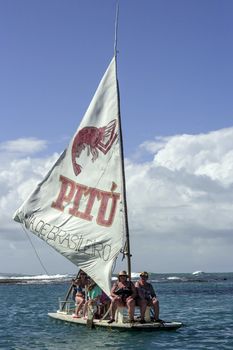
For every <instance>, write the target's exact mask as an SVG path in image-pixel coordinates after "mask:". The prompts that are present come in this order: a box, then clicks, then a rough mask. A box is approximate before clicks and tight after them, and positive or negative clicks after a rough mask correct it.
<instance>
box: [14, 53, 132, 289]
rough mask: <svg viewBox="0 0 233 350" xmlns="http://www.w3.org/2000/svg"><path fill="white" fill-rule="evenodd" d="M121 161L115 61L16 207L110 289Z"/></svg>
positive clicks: (119, 216) (117, 240) (119, 223)
mask: <svg viewBox="0 0 233 350" xmlns="http://www.w3.org/2000/svg"><path fill="white" fill-rule="evenodd" d="M123 212H124V210H123V203H122V166H121V153H120V138H119V106H118V89H117V78H116V62H115V58H113V59H112V61H111V63H110V65H109V67H108V69H107V71H106V72H105V74H104V76H103V78H102V80H101V82H100V84H99V87H98V89H97V91H96V93H95V95H94V97H93V99H92V101H91V103H90V106H89V107H88V109H87V111H86V113H85V115H84V117H83V119H82V122H81V124H80V126H79V128H78V130H77V132H76V134H75V135H74V137H73V139H72V140H71V142H70V144H69V146H68V148H67V150H65V151H64V152H63V154H62V155H61V156H60V158H59V159H58V160H57V162H56V163H55V165H54V166H53V168H52V169H51V171H50V172H49V173H48V174H47V176H46V177H45V179H44V180H43V181H42V182H41V183H40V184H38V186H37V188H36V189H35V191H34V192H33V193H32V194H31V196H30V197H29V198H28V199H27V200H26V201H25V202H24V203H23V205H22V206H21V207H20V208H19V209H18V210H17V211H16V213H15V215H14V220H15V221H18V222H21V223H22V224H23V225H24V226H25V227H26V228H27V229H28V230H30V231H32V232H33V233H34V234H36V235H37V236H38V237H40V238H41V239H43V240H45V241H46V242H47V243H48V244H49V245H50V246H52V247H53V248H54V249H56V250H57V251H58V252H60V253H61V254H62V255H64V256H65V257H66V258H67V259H69V260H70V261H72V262H73V263H74V264H76V265H77V266H78V267H79V268H81V269H83V270H84V271H85V272H86V273H87V274H88V275H90V276H91V277H92V278H93V279H94V280H95V281H96V283H97V284H98V285H99V286H100V287H101V288H102V289H103V290H104V291H105V292H107V293H108V294H109V291H110V287H111V284H110V277H111V271H112V264H113V262H114V261H115V259H116V257H117V255H118V254H119V251H120V249H121V248H122V245H123V237H124V226H125V224H124V218H123V215H124V214H123Z"/></svg>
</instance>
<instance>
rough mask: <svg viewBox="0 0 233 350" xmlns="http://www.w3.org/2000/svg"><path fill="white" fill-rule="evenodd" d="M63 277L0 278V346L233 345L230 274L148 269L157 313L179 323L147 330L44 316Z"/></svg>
mask: <svg viewBox="0 0 233 350" xmlns="http://www.w3.org/2000/svg"><path fill="white" fill-rule="evenodd" d="M4 278H6V276H4ZM68 280H69V278H67V277H66V278H65V279H64V277H63V278H54V277H53V278H52V279H45V278H41V279H37V280H34V279H32V280H29V279H28V278H25V279H24V281H23V282H24V283H22V279H20V282H21V283H15V281H14V283H0V300H1V308H0V349H17V350H19V349H20V350H27V349H69V350H73V349H75V350H77V349H82V350H87V349H103V348H106V349H119V350H120V349H141V350H143V349H173V350H176V349H182V350H186V349H195V350H198V349H215V350H216V349H221V350H222V349H231V350H232V349H233V273H227V274H200V273H198V274H196V275H193V274H173V275H170V274H167V275H165V274H161V275H158V274H152V275H151V280H152V281H153V285H154V287H155V289H156V292H157V295H158V297H159V300H160V309H161V313H160V316H161V318H162V319H164V320H167V321H172V320H174V321H182V322H183V323H184V326H183V327H182V328H180V329H179V330H176V331H153V332H148V331H136V332H128V331H117V330H108V329H94V330H91V329H89V328H86V327H85V326H77V325H75V324H69V323H63V322H61V321H56V320H53V319H51V318H49V317H48V316H47V313H48V312H52V311H56V310H57V308H58V298H59V297H62V298H64V296H65V295H66V292H67V289H68V287H69V282H68Z"/></svg>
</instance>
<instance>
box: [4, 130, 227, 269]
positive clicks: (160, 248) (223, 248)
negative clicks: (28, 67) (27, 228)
mask: <svg viewBox="0 0 233 350" xmlns="http://www.w3.org/2000/svg"><path fill="white" fill-rule="evenodd" d="M30 140H31V139H30ZM30 140H29V143H30V142H31V141H30ZM25 141H26V140H25ZM37 142H38V143H37V145H40V142H39V140H37ZM26 143H27V142H25V144H26ZM6 144H7V143H6ZM6 144H5V145H6ZM41 144H43V141H42V143H41ZM39 148H40V147H39V146H38V148H36V146H35V148H34V150H36V149H38V150H39ZM140 148H141V149H143V150H144V151H146V152H149V153H150V154H152V155H154V158H153V159H152V161H150V162H149V161H147V162H140V163H138V162H136V161H134V160H131V159H127V161H126V177H127V193H128V196H127V197H128V207H129V221H130V236H131V240H132V243H131V245H132V253H133V257H134V259H133V270H141V269H144V268H145V269H148V270H150V271H153V270H154V271H170V272H172V271H177V272H178V271H194V270H208V271H213V270H216V271H220V270H222V271H223V270H225V271H229V270H230V269H232V265H233V257H232V245H233V234H232V227H233V215H232V213H233V128H228V129H223V130H218V131H214V132H210V133H208V134H200V135H175V136H170V137H165V138H163V137H160V138H157V139H155V140H154V141H147V142H145V143H144V144H143V145H141V146H140ZM3 149H4V157H5V158H4V159H5V160H6V159H7V152H8V153H9V152H10V154H12V153H11V151H9V148H7V147H5V148H3V147H0V151H1V150H2V152H3ZM0 157H1V154H0ZM57 158H58V154H54V155H52V156H49V157H41V158H35V157H32V156H31V157H29V156H27V157H22V154H20V156H19V157H17V156H16V155H14V157H13V158H11V157H10V158H8V159H9V161H8V162H7V161H5V162H2V163H1V165H0V193H1V195H0V227H1V230H0V232H1V238H0V240H2V242H1V246H2V247H4V244H5V249H6V251H8V253H9V255H11V254H17V251H15V246H17V244H18V243H17V240H19V239H21V240H24V239H25V237H24V236H23V235H22V236H20V237H21V238H19V236H17V232H19V228H18V225H17V224H16V223H14V222H13V221H12V219H11V217H12V214H13V212H14V211H15V209H16V208H17V207H18V206H19V205H20V204H21V203H22V201H23V200H24V199H25V198H26V197H27V196H28V194H29V193H30V192H31V191H32V190H33V189H34V187H35V184H36V183H37V182H38V181H40V180H41V179H42V177H43V176H44V175H45V174H46V173H47V172H48V170H49V169H50V168H51V167H52V164H53V163H54V162H55V160H56V159H57ZM13 247H14V249H13ZM2 249H3V248H2ZM28 249H30V247H28ZM41 249H42V248H41ZM13 250H14V253H12V252H13ZM45 250H46V248H45V247H44V246H43V249H42V252H43V251H45ZM21 254H22V252H21ZM45 255H46V254H45ZM47 255H49V254H47ZM4 259H6V254H4ZM48 259H49V258H48ZM56 259H58V258H57V257H56ZM61 261H62V263H60V264H59V263H58V262H57V263H56V268H57V270H56V271H53V272H64V268H63V267H62V266H63V265H64V259H63V258H62V260H61ZM155 262H156V263H155ZM142 264H143V266H142ZM8 266H10V261H9V262H8ZM25 266H28V262H27V259H26V258H25ZM33 266H34V265H33ZM67 266H68V265H67ZM69 266H70V265H69ZM13 268H14V267H12V269H13ZM20 268H21V269H22V268H23V263H21V265H20ZM34 268H35V266H34ZM59 269H60V270H59ZM25 272H26V271H25ZM27 272H30V271H27ZM31 272H32V271H31Z"/></svg>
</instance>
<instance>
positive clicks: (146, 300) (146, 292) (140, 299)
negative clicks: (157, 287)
mask: <svg viewBox="0 0 233 350" xmlns="http://www.w3.org/2000/svg"><path fill="white" fill-rule="evenodd" d="M148 277H149V275H148V272H146V271H144V272H141V273H140V279H139V280H138V281H137V282H136V283H135V287H136V290H137V299H136V305H138V306H139V307H140V312H141V323H145V312H146V308H147V306H151V307H152V308H153V311H154V319H153V321H155V322H156V321H157V322H162V320H160V319H159V301H158V299H157V297H156V294H155V291H154V288H153V286H152V284H151V283H149V282H147V280H148Z"/></svg>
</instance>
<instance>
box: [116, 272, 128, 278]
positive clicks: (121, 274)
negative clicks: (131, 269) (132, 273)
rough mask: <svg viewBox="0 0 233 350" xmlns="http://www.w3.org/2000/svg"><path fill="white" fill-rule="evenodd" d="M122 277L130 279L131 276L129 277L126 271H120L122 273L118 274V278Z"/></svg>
mask: <svg viewBox="0 0 233 350" xmlns="http://www.w3.org/2000/svg"><path fill="white" fill-rule="evenodd" d="M120 276H126V277H129V276H128V274H127V272H126V271H125V270H123V271H120V272H119V273H118V277H120Z"/></svg>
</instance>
